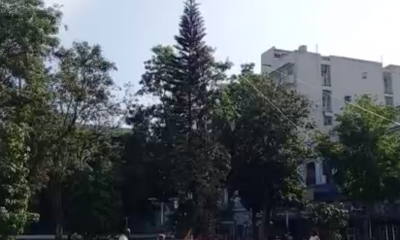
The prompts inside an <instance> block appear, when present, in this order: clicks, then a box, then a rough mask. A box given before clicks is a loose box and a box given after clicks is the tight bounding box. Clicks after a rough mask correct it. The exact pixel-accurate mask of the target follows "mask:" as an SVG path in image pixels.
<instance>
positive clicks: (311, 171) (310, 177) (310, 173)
mask: <svg viewBox="0 0 400 240" xmlns="http://www.w3.org/2000/svg"><path fill="white" fill-rule="evenodd" d="M306 169H307V176H306V185H307V186H310V185H315V183H316V182H315V163H314V162H309V163H307V167H306Z"/></svg>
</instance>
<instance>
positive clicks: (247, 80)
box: [239, 75, 313, 143]
mask: <svg viewBox="0 0 400 240" xmlns="http://www.w3.org/2000/svg"><path fill="white" fill-rule="evenodd" d="M239 78H242V79H244V80H245V81H246V82H247V83H248V84H249V85H250V86H251V87H252V88H253V89H254V90H255V91H256V92H257V93H258V94H259V95H260V96H261V97H262V98H264V99H265V100H266V101H267V102H268V103H269V104H271V106H273V107H274V108H275V110H277V111H278V112H279V113H280V114H281V115H282V116H283V117H284V118H285V119H286V120H287V121H288V122H289V123H290V124H292V125H293V126H294V127H295V128H296V129H297V130H299V131H300V132H301V133H303V134H304V136H305V137H306V138H307V140H308V141H309V142H310V143H312V142H313V141H312V140H311V138H310V137H309V136H308V134H307V133H306V132H305V131H304V130H303V129H302V128H301V127H299V126H297V125H296V124H295V123H294V122H293V121H292V120H290V118H289V117H288V116H286V114H285V113H284V112H283V111H282V110H280V109H279V107H277V106H276V105H275V104H274V103H273V102H272V101H271V99H269V98H268V97H267V96H265V94H263V93H262V92H261V91H260V90H259V89H258V88H257V87H256V86H254V84H253V83H252V82H251V81H250V80H249V79H248V78H246V77H245V76H243V75H241V76H239Z"/></svg>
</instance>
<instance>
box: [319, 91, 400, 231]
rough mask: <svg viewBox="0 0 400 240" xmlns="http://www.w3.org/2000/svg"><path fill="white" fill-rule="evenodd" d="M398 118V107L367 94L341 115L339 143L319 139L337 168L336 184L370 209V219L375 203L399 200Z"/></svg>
mask: <svg viewBox="0 0 400 240" xmlns="http://www.w3.org/2000/svg"><path fill="white" fill-rule="evenodd" d="M397 115H398V112H397V110H396V109H395V108H394V107H390V106H384V105H381V104H377V103H376V102H375V101H374V99H373V98H372V97H371V96H368V95H364V96H361V97H360V98H359V99H358V100H357V101H356V102H355V103H354V104H347V105H346V107H345V109H344V112H343V113H342V114H340V115H338V116H337V121H338V125H337V126H336V127H335V128H334V131H335V133H336V137H337V139H336V141H332V140H331V139H329V137H327V136H321V137H320V138H319V145H318V150H319V152H320V154H321V157H322V158H323V159H325V160H326V161H328V163H329V164H330V165H331V167H332V168H333V169H334V172H333V178H334V180H335V183H337V184H338V186H339V187H340V189H341V190H342V192H343V193H344V194H345V195H346V196H348V197H350V199H352V200H353V201H354V202H355V203H358V204H363V205H364V206H366V207H367V209H366V210H367V212H366V213H367V217H368V215H369V214H370V212H369V209H368V207H371V206H372V205H373V204H374V203H377V202H382V201H385V200H388V201H392V200H395V199H397V198H398V197H399V193H398V191H397V190H396V189H398V187H399V184H400V178H399V173H400V155H399V153H400V138H399V135H398V133H396V132H393V131H392V130H391V128H392V126H393V122H395V121H396V117H397ZM365 227H366V224H365ZM365 230H366V228H365ZM367 232H368V231H365V233H366V234H367Z"/></svg>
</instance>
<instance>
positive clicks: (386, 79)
mask: <svg viewBox="0 0 400 240" xmlns="http://www.w3.org/2000/svg"><path fill="white" fill-rule="evenodd" d="M383 85H384V90H385V93H386V94H393V83H392V74H391V73H390V72H385V73H383Z"/></svg>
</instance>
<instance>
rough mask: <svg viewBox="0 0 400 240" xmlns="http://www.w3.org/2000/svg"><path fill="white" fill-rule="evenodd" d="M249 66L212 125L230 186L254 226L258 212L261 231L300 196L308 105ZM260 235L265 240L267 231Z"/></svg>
mask: <svg viewBox="0 0 400 240" xmlns="http://www.w3.org/2000/svg"><path fill="white" fill-rule="evenodd" d="M252 68H253V65H251V64H250V65H245V66H243V71H242V74H241V75H239V77H238V79H237V80H234V81H233V82H232V83H230V84H228V85H227V86H226V87H225V88H224V91H222V93H221V97H220V100H221V101H220V108H219V110H218V111H217V112H218V114H217V116H218V117H217V119H218V120H216V121H215V122H218V125H216V128H218V129H220V130H219V133H220V141H221V142H223V143H224V145H225V146H226V147H227V148H228V149H229V150H230V154H231V156H232V160H231V164H232V170H231V172H230V175H229V179H228V183H229V187H230V189H231V191H238V193H239V195H240V197H241V200H242V203H243V205H244V206H245V207H246V208H247V209H248V210H251V211H252V212H253V226H254V227H255V226H256V216H257V214H262V219H261V227H263V228H264V227H267V225H268V224H269V222H270V214H271V211H272V210H277V209H278V208H279V207H285V208H286V207H290V206H292V205H293V204H294V203H296V201H298V200H299V199H301V196H302V194H303V187H302V186H303V185H302V183H301V177H300V176H299V173H298V168H299V165H300V164H301V160H302V159H307V157H309V154H310V151H309V150H308V149H307V147H306V146H305V144H304V142H305V139H304V138H303V137H304V134H303V133H301V132H300V131H299V129H300V128H302V129H305V128H306V126H307V125H308V116H309V102H308V101H307V100H306V98H305V97H303V96H301V95H298V94H297V93H295V92H294V91H293V90H292V89H291V88H290V85H287V84H280V85H278V84H277V83H276V82H275V81H274V80H272V79H270V78H269V77H267V76H265V75H257V74H254V73H253V71H252ZM269 101H270V102H272V103H270V102H269ZM272 104H273V105H274V106H275V107H274V106H273V105H272ZM254 231H256V228H255V229H254ZM261 234H262V235H261V236H260V238H261V239H263V238H264V237H265V239H266V238H267V236H266V234H267V230H266V229H261Z"/></svg>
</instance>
